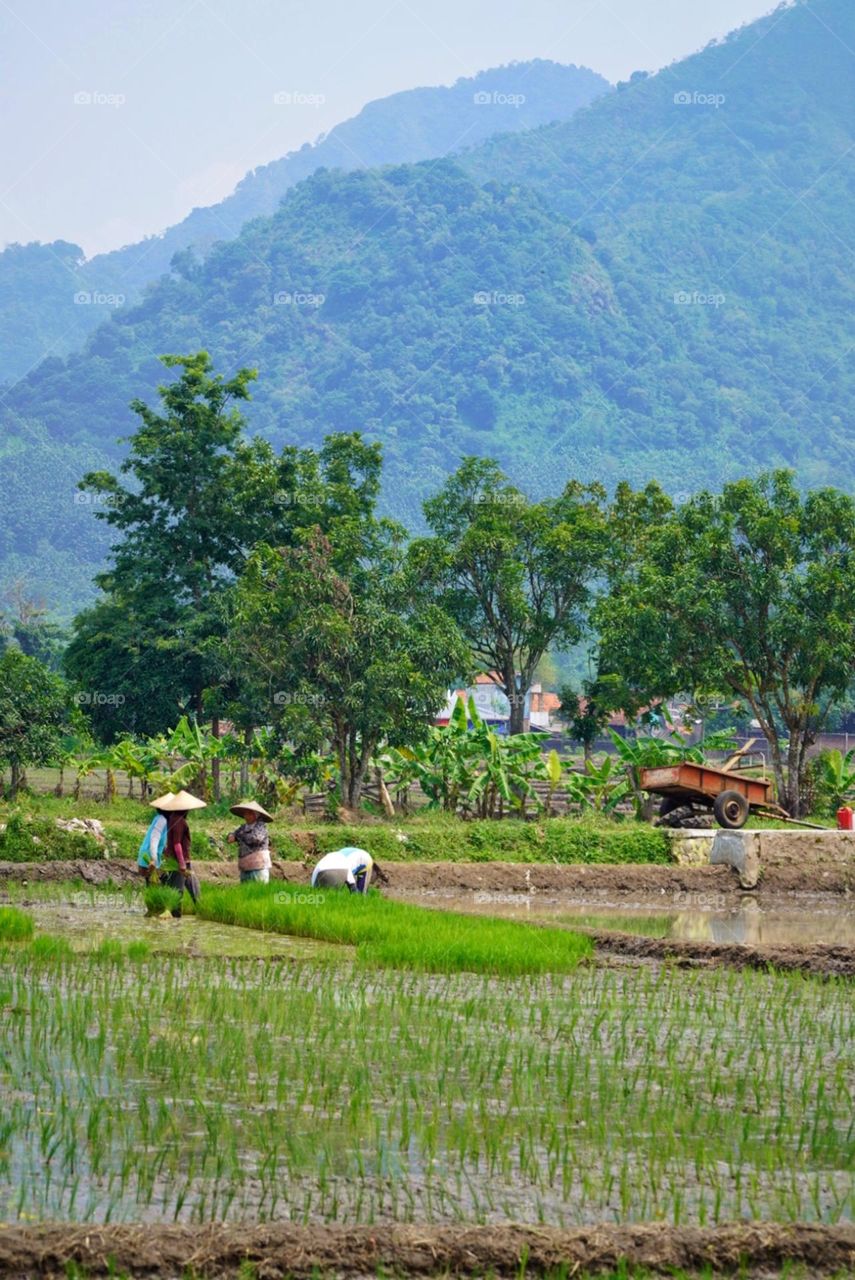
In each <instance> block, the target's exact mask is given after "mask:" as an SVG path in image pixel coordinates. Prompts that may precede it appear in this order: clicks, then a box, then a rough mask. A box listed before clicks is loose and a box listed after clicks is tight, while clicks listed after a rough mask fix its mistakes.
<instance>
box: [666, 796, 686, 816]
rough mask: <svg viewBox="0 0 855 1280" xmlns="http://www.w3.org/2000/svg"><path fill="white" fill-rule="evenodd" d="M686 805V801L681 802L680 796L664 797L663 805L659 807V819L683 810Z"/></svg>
mask: <svg viewBox="0 0 855 1280" xmlns="http://www.w3.org/2000/svg"><path fill="white" fill-rule="evenodd" d="M685 803H686V802H685V800H681V799H680V797H679V796H663V797H662V803H661V804H660V805H659V817H660V818H667V816H668V814H669V813H673V812H674V810H675V809H680V808H682V806H683V805H684V804H685Z"/></svg>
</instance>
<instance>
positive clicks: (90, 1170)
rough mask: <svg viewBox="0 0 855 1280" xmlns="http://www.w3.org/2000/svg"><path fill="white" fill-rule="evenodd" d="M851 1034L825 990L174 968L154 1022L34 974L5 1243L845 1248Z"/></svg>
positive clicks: (8, 1040)
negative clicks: (390, 1226)
mask: <svg viewBox="0 0 855 1280" xmlns="http://www.w3.org/2000/svg"><path fill="white" fill-rule="evenodd" d="M205 896H206V897H207V896H209V895H207V894H206V895H205ZM247 900H249V897H248V898H247ZM346 901H347V900H346ZM298 905H299V904H298ZM360 905H364V906H366V907H367V906H368V905H369V904H360ZM434 918H435V917H434V916H431V917H430V919H431V920H433V919H434ZM402 927H403V926H402ZM363 941H368V942H371V939H370V938H368V939H365V940H363ZM33 945H34V944H33ZM356 945H357V946H359V945H361V942H360V939H359V938H357V939H356ZM852 1024H853V989H852V985H851V984H850V983H847V982H845V981H841V980H830V981H824V982H817V981H815V980H811V979H806V978H803V977H801V976H800V975H777V974H765V973H753V972H732V971H725V970H722V971H686V970H678V969H668V968H661V969H654V968H644V969H605V970H604V969H599V970H598V969H593V968H589V967H585V966H580V967H577V968H576V969H575V970H574V971H573V972H571V973H568V974H550V973H543V974H535V975H533V976H532V975H529V976H525V977H524V978H507V977H501V978H499V977H495V976H491V975H488V974H473V973H471V972H466V971H462V972H447V973H424V972H419V971H417V970H414V969H412V968H409V967H407V968H401V969H390V968H376V967H367V968H363V967H359V968H354V964H353V953H352V952H343V953H342V955H341V958H340V959H339V960H337V961H331V960H325V961H324V962H323V963H315V962H312V961H296V962H294V963H293V964H288V965H287V966H281V967H280V966H275V967H274V966H270V965H259V964H258V963H257V961H237V960H222V961H213V962H207V961H204V960H198V959H197V960H193V961H188V960H186V959H184V958H181V957H162V958H159V959H158V970H157V981H156V982H153V983H150V984H147V985H146V988H145V998H144V999H140V973H139V971H138V970H137V969H136V968H135V967H133V966H131V965H122V964H94V965H93V964H92V963H91V962H90V960H89V957H88V956H85V955H73V956H70V957H69V956H68V955H66V956H65V957H64V958H63V959H62V961H61V963H56V962H55V961H51V960H50V958H49V957H40V958H39V962H38V963H36V962H35V959H34V955H33V952H32V950H31V948H30V947H29V946H27V947H13V946H10V947H7V948H5V950H4V951H3V952H2V953H0V1093H1V1094H2V1096H3V1099H4V1106H3V1111H2V1116H0V1220H5V1221H9V1220H14V1219H16V1218H18V1219H25V1220H33V1219H64V1220H68V1219H77V1220H83V1219H85V1220H87V1221H92V1222H98V1221H106V1220H125V1221H139V1220H141V1219H143V1220H160V1221H172V1220H178V1221H208V1220H217V1219H226V1220H246V1219H247V1218H252V1219H261V1220H265V1219H274V1218H275V1219H277V1220H289V1221H294V1222H319V1221H343V1222H364V1223H374V1222H382V1221H392V1220H400V1221H416V1222H418V1221H425V1220H428V1221H444V1222H464V1221H476V1222H477V1221H482V1222H487V1221H494V1220H495V1219H496V1218H497V1217H503V1218H506V1219H511V1220H515V1221H537V1220H543V1221H547V1222H554V1223H556V1224H558V1225H562V1224H563V1225H567V1226H570V1225H576V1224H579V1223H591V1222H597V1221H603V1220H613V1221H625V1222H634V1221H641V1220H647V1221H649V1220H661V1221H663V1222H672V1223H674V1222H680V1223H688V1224H698V1223H700V1222H701V1221H705V1222H707V1223H710V1224H712V1223H715V1222H721V1221H729V1220H737V1219H740V1218H744V1217H748V1216H752V1217H760V1218H773V1219H780V1220H783V1221H797V1220H807V1221H827V1222H833V1221H838V1220H841V1219H846V1218H847V1217H848V1216H851V1214H852V1212H853V1209H855V1204H853V1190H852V1179H851V1167H852V1151H853V1138H855V1121H853V1118H852V1117H853V1109H852V1092H853V1075H855V1060H854V1058H853V1039H855V1038H853V1036H852V1029H853V1027H852Z"/></svg>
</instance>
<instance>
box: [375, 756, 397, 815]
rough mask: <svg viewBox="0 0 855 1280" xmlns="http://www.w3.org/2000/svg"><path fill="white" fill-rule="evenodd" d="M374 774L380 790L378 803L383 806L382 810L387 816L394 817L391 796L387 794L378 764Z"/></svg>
mask: <svg viewBox="0 0 855 1280" xmlns="http://www.w3.org/2000/svg"><path fill="white" fill-rule="evenodd" d="M375 776H376V778H377V790H378V791H379V792H380V803H381V804H382V806H383V812H384V813H385V815H386V817H387V818H394V816H395V806H394V805H393V804H392V797H391V796H390V795H389V790H388V788H387V786H386V783H385V782H384V780H383V770H382V769H381V768H380V766H379V765H378V766H377V768H376V770H375Z"/></svg>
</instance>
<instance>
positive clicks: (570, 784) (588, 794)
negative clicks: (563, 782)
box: [567, 755, 630, 813]
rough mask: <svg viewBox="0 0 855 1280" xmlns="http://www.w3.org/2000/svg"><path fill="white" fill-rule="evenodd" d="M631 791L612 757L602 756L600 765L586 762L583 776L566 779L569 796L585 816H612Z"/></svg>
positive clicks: (623, 773) (572, 774)
mask: <svg viewBox="0 0 855 1280" xmlns="http://www.w3.org/2000/svg"><path fill="white" fill-rule="evenodd" d="M629 788H630V783H629V779H628V778H627V777H626V774H625V772H623V771H622V770H619V769H618V768H616V767H615V762H614V760H613V759H612V757H611V756H607V755H605V756H603V757H602V759H601V760H600V762H599V764H597V763H596V762H595V761H594V760H590V759H589V760H586V761H585V762H584V764H583V766H582V770H581V772H578V773H571V774H569V775H568V778H567V795H568V796H569V798H570V800H571V801H572V802H573V803H574V804H578V805H579V807H580V808H581V810H582V812H583V813H584V812H585V811H586V810H588V809H590V810H592V811H593V812H594V813H613V812H614V810H615V809H616V808H617V806H618V805H619V804H620V802H621V800H623V799H624V797H625V796H626V794H627V792H628V790H629Z"/></svg>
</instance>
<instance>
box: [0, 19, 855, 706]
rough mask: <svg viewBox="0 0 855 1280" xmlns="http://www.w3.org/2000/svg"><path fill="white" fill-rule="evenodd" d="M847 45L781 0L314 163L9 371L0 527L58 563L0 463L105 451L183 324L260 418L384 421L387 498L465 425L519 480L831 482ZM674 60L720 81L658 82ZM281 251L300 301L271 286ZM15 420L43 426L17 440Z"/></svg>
mask: <svg viewBox="0 0 855 1280" xmlns="http://www.w3.org/2000/svg"><path fill="white" fill-rule="evenodd" d="M814 12H816V13H817V14H819V20H817V19H816V18H815V17H814V16H813V14H814ZM847 46H848V47H849V48H852V47H855V11H853V8H852V6H851V4H849V2H848V0H816V2H815V3H812V4H810V5H807V4H801V3H799V4H794V5H792V6H791V7H790V8H789V9H788V10H786V11H785V12H783V13H776V14H775V15H773V16H771V17H769V18H766V19H763V20H762V21H761V22H760V23H757V24H752V25H751V26H748V27H746V28H744V29H742V30H740V31H739V32H737V33H735V35H734V36H733V37H732V38H730V39H729V40H727V41H722V42H720V43H718V44H716V45H713V46H711V47H709V48H707V49H705V50H703V52H701V53H700V54H698V55H697V56H696V57H694V58H691V59H687V60H686V61H684V62H683V63H681V64H677V65H672V66H669V67H667V68H664V69H663V70H662V71H661V72H660V73H659V74H658V75H654V76H650V77H648V78H647V79H643V80H637V81H635V82H633V83H631V84H629V85H628V86H627V87H626V88H625V89H623V90H622V91H621V92H619V93H614V94H607V95H606V96H604V97H603V98H602V99H600V100H598V101H597V102H595V103H594V104H593V105H592V106H591V107H590V108H589V109H588V110H586V111H584V112H582V113H580V114H579V115H578V116H576V117H575V118H574V119H573V120H571V121H570V122H568V123H563V124H557V125H555V126H551V127H548V128H545V129H539V130H537V131H534V132H531V133H525V134H520V135H516V136H514V137H505V138H502V139H498V140H495V141H493V142H490V143H486V144H483V145H482V146H480V147H477V148H472V150H470V151H468V152H467V153H466V154H465V155H463V156H461V157H460V158H459V160H458V161H456V162H453V161H450V160H440V161H439V162H434V163H432V164H431V165H429V166H428V165H406V166H401V167H399V168H397V169H392V170H390V169H385V170H382V171H372V172H359V173H349V174H348V173H343V172H341V171H340V170H334V169H328V170H327V171H325V172H319V173H316V174H315V175H314V176H312V177H311V178H310V179H309V180H308V181H306V182H304V183H301V184H300V185H299V186H297V187H295V188H294V189H293V190H291V191H289V192H288V194H287V196H286V199H285V201H284V202H283V204H282V207H281V208H280V209H279V210H278V211H277V212H275V213H274V215H273V216H272V217H269V218H259V219H256V220H254V221H251V222H249V223H248V224H247V225H246V226H245V227H244V228H243V230H242V232H241V234H240V236H239V237H238V238H237V239H235V240H234V241H232V242H229V243H221V244H219V245H218V246H217V247H215V248H214V249H213V250H212V251H211V253H210V254H209V256H208V257H207V258H206V259H205V260H204V261H201V262H199V263H197V264H196V265H192V264H188V263H187V262H186V261H185V262H184V263H183V264H180V269H179V270H177V271H176V272H175V273H172V274H171V275H170V276H168V277H167V278H165V279H164V280H162V281H160V282H159V283H158V284H156V285H155V286H154V287H153V289H152V291H151V293H150V294H149V295H148V297H147V298H146V301H145V304H144V305H143V306H141V307H138V308H136V309H134V310H128V311H127V312H123V313H122V315H121V317H116V319H114V320H112V321H110V322H109V323H106V324H104V325H103V326H102V327H101V328H100V329H99V330H97V332H96V333H95V334H93V335H92V337H91V338H90V340H89V343H88V346H87V348H86V350H85V351H83V352H82V353H81V354H79V355H76V356H72V357H71V358H69V360H68V361H66V362H63V361H59V360H52V361H47V362H45V363H44V364H43V365H42V366H41V367H40V368H39V369H37V370H36V371H34V372H33V373H32V374H31V375H30V376H29V377H28V378H26V379H23V380H22V381H21V382H20V383H19V384H18V385H16V386H15V387H14V388H13V389H12V390H11V391H10V392H9V394H8V395H7V397H6V406H7V410H8V416H7V419H6V426H7V429H8V433H9V441H10V450H11V448H12V447H13V446H14V448H15V450H16V454H15V457H16V458H17V461H13V460H9V464H8V465H9V466H10V468H11V467H12V466H13V465H14V466H15V467H16V468H17V470H15V471H14V472H13V473H12V474H11V475H10V476H9V478H8V479H7V478H6V473H0V474H2V478H3V480H4V493H6V494H7V495H8V496H9V499H10V507H9V508H8V509H4V512H3V516H4V519H5V518H7V517H9V519H10V528H9V535H8V536H9V538H10V539H13V540H15V542H16V544H18V545H20V547H21V550H19V551H16V554H17V555H18V556H19V557H20V556H22V555H25V554H29V555H30V556H31V557H32V556H33V551H34V548H36V547H37V545H38V541H39V539H45V540H47V541H48V542H49V545H50V547H51V548H53V549H55V550H54V551H53V552H52V554H51V557H50V562H48V559H47V557H44V561H45V566H46V569H43V570H42V572H45V571H47V572H48V573H49V574H50V576H51V579H52V581H53V582H54V583H56V582H57V578H58V576H59V575H58V574H57V573H56V571H55V568H54V567H53V566H54V563H55V560H56V557H57V556H61V555H66V556H67V552H68V547H69V546H73V545H74V539H75V538H77V539H83V538H86V537H87V535H86V533H85V531H84V530H82V529H81V526H80V521H79V518H80V516H81V515H83V514H85V515H87V516H91V509H90V510H89V511H86V510H85V509H83V510H81V509H80V508H75V507H74V506H73V504H71V503H69V501H68V498H67V496H66V499H65V501H64V502H62V501H61V499H60V500H59V501H55V500H53V498H52V499H51V501H49V502H48V501H46V500H44V499H43V498H42V497H41V494H40V495H39V496H38V505H39V507H40V509H41V508H43V507H44V508H55V509H56V510H55V511H53V512H51V511H48V512H47V513H46V514H47V516H48V531H47V533H45V532H44V530H43V528H42V527H41V526H40V524H39V522H38V521H37V520H34V519H33V517H32V516H30V515H28V514H27V512H26V511H25V510H22V507H23V505H24V504H23V503H21V502H20V501H19V500H18V492H19V491H20V490H21V489H22V488H23V489H24V490H25V494H24V497H25V500H26V503H27V504H29V505H31V506H32V505H33V503H34V495H33V493H32V484H27V482H26V481H27V477H31V476H32V475H33V473H35V475H36V476H37V477H38V478H39V489H40V490H41V488H42V486H48V485H52V484H54V483H55V482H54V481H53V479H52V478H51V475H50V472H51V470H52V468H49V467H48V466H47V465H44V466H42V465H40V462H39V459H40V458H46V457H47V456H49V455H48V451H49V450H52V449H54V448H55V445H56V442H57V441H59V442H61V445H62V446H64V447H65V446H68V445H70V444H72V443H74V444H76V445H79V446H80V447H81V448H87V449H92V448H93V447H94V446H95V445H97V446H98V447H99V448H100V449H101V450H103V451H104V452H109V453H110V454H111V455H112V456H114V457H115V453H114V440H115V438H116V437H117V436H124V435H125V434H126V433H127V429H128V419H127V412H126V405H127V403H128V401H129V400H130V399H132V398H133V397H143V398H146V397H149V396H150V395H151V394H152V391H153V389H154V386H155V385H156V382H157V380H158V377H159V373H160V371H159V369H158V367H157V364H156V361H154V360H153V359H152V355H151V353H152V352H158V351H187V350H191V349H193V348H194V347H195V346H196V345H197V344H198V342H199V335H200V334H202V335H204V339H205V341H206V342H207V343H208V344H209V346H210V350H211V353H212V356H213V358H214V359H215V361H216V362H217V364H218V366H220V367H223V368H234V367H236V366H237V365H238V364H239V363H240V362H241V361H242V360H243V359H245V353H246V352H247V351H252V352H259V353H261V354H260V356H259V361H260V363H261V364H262V374H263V377H262V379H261V381H260V383H259V386H258V391H257V395H256V397H255V399H254V402H253V405H252V406H251V408H250V409H249V411H248V413H249V420H250V422H251V426H252V428H253V429H254V430H257V431H259V432H260V433H261V434H263V435H264V436H266V437H267V438H268V439H270V440H271V441H272V442H273V443H274V444H275V445H276V446H277V447H279V446H281V445H282V444H283V443H285V442H286V441H287V442H289V443H296V444H298V445H312V446H317V444H318V442H319V441H320V439H321V438H322V437H323V435H324V434H325V433H326V432H329V431H335V430H351V429H352V427H353V424H354V423H357V424H358V425H359V426H360V428H361V429H362V430H364V431H365V433H366V435H367V436H368V437H369V438H371V439H376V440H379V441H382V443H383V445H384V448H385V451H386V457H387V459H388V473H387V485H386V501H387V509H389V510H391V511H393V512H394V514H395V515H396V516H397V517H398V518H400V519H403V520H405V521H406V522H407V523H408V524H409V525H410V526H411V527H416V523H417V521H418V519H419V515H420V501H421V499H422V498H423V497H424V496H426V495H427V494H428V493H430V492H432V491H435V489H436V487H437V485H438V484H439V483H441V481H442V479H443V478H444V476H445V475H447V474H448V472H449V471H450V470H452V469H453V468H454V467H455V466H457V464H458V461H459V458H460V457H461V456H465V455H472V454H481V453H487V452H488V453H489V454H490V455H491V456H494V457H496V458H497V459H498V460H499V462H500V463H501V465H502V466H503V468H504V469H505V471H506V472H507V474H508V475H510V476H511V477H512V479H513V480H515V481H516V483H517V485H518V486H519V487H520V488H521V489H524V490H525V491H526V492H530V493H531V494H532V495H534V496H538V495H540V494H543V493H548V492H555V489H556V485H555V477H556V476H560V477H561V479H562V480H563V479H564V478H565V477H566V476H568V475H570V474H573V475H578V476H580V477H582V478H583V479H594V478H596V479H598V480H600V481H601V482H603V483H606V484H608V485H609V486H611V485H613V484H614V483H615V482H616V481H617V480H618V479H619V478H621V477H622V476H631V477H632V478H633V482H634V483H639V482H643V481H644V480H646V479H648V478H651V477H654V476H655V477H657V478H658V479H659V480H660V481H661V483H662V484H663V486H665V487H666V488H668V489H669V490H671V491H672V492H674V493H677V494H686V493H688V492H691V491H692V490H693V489H695V488H697V487H698V486H700V485H702V484H704V485H711V486H715V487H717V486H718V485H719V484H720V483H721V482H722V481H724V480H730V479H732V478H733V477H735V476H737V475H739V474H742V473H745V472H753V471H755V470H756V469H757V467H758V465H764V466H775V465H791V466H794V467H796V468H797V469H798V472H799V475H800V477H801V478H802V480H803V482H804V483H805V484H806V485H812V484H814V485H815V484H821V483H828V482H834V483H840V484H842V485H850V484H851V483H852V482H853V479H854V478H855V464H853V462H852V452H851V450H850V449H848V448H847V443H846V442H847V434H846V433H847V423H848V422H849V420H850V416H851V404H852V402H853V399H855V370H853V367H852V364H851V362H850V361H849V360H848V359H847V358H846V357H847V352H848V350H849V345H850V340H851V339H850V322H851V315H852V312H853V304H855V285H853V280H852V274H851V272H850V271H848V269H847V267H846V264H845V257H844V258H842V257H841V253H842V252H843V251H842V249H841V246H842V245H846V244H849V243H851V238H852V218H853V205H852V201H851V198H850V193H849V190H848V187H847V182H848V167H847V164H846V163H845V157H846V155H847V151H848V148H849V147H850V146H851V142H852V135H851V123H850V121H851V116H852V111H851V110H850V108H851V103H852V99H851V63H850V61H849V58H850V55H849V53H848V52H847ZM758 84H762V85H763V86H764V91H763V93H762V94H761V93H758V92H757V86H758ZM687 86H688V89H689V92H690V93H691V92H692V91H693V87H695V86H702V87H703V88H702V90H701V92H703V93H705V94H708V95H710V96H714V95H716V94H723V95H724V100H725V101H724V105H723V106H722V108H721V109H720V110H717V109H715V107H713V106H710V105H704V104H703V103H701V104H688V105H686V104H681V103H680V102H679V101H677V102H675V94H679V93H681V92H682V91H683V90H684V89H686V87H687ZM478 110H481V111H482V114H483V115H490V114H492V110H493V109H492V108H490V109H488V110H487V111H484V110H483V108H478ZM360 154H362V153H361V152H360ZM794 191H795V192H804V191H810V199H809V200H808V199H804V200H799V199H796V198H794V194H793V193H794ZM592 193H594V198H592ZM663 245H667V252H663ZM296 274H299V282H298V284H296V285H294V287H298V288H299V289H301V290H303V291H305V293H306V294H307V295H308V294H311V295H314V296H315V297H320V296H323V297H324V298H325V301H324V303H323V304H322V305H320V306H302V307H301V306H294V305H276V304H275V302H274V299H275V296H276V294H277V292H278V291H279V290H280V289H281V288H282V287H283V279H284V280H285V281H286V284H287V283H290V281H291V277H292V276H294V275H296ZM66 287H67V286H66ZM502 297H504V298H505V299H508V298H509V297H510V298H512V299H513V301H510V302H508V301H501V300H500V299H501V298H502ZM478 299H480V300H478ZM76 310H77V311H79V312H83V311H92V312H94V311H96V310H98V309H97V308H85V307H82V308H81V307H78V308H76ZM651 335H655V336H654V338H653V339H652V338H651ZM309 370H311V376H309V373H308V371H309ZM93 406H97V412H94V413H93ZM22 419H23V421H24V422H25V423H26V425H27V428H31V427H33V428H41V430H43V431H44V433H45V434H44V443H43V444H42V443H40V444H39V445H38V447H37V449H36V450H35V451H32V452H28V453H27V454H25V444H26V445H27V446H28V445H29V441H30V440H31V439H32V436H31V435H30V434H29V431H25V430H24V428H22V426H21V420H22ZM18 455H24V457H23V459H22V458H21V457H19V456H18ZM50 456H51V457H52V456H53V455H50ZM68 460H69V461H70V462H71V465H72V466H73V465H74V463H73V454H69V455H68ZM102 465H103V464H102ZM111 465H112V464H111ZM25 467H26V470H24V468H25ZM42 474H44V476H45V479H44V481H42V480H41V476H42ZM22 479H23V484H22V483H21V481H22ZM57 498H60V495H59V494H57ZM12 508H14V519H12V518H11V510H12ZM72 519H73V520H74V521H75V524H74V526H73V528H74V537H69V527H70V522H71V521H72ZM14 520H20V521H23V524H24V527H25V529H26V531H27V536H26V538H25V539H23V540H22V539H20V538H18V536H17V533H16V527H15V523H14ZM89 524H90V525H93V524H95V522H94V521H92V520H91V519H90V520H89ZM88 536H91V535H88ZM92 554H93V558H95V553H94V551H93V553H92ZM63 563H65V561H63ZM170 722H174V717H172V718H171V721H170Z"/></svg>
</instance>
